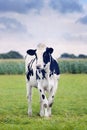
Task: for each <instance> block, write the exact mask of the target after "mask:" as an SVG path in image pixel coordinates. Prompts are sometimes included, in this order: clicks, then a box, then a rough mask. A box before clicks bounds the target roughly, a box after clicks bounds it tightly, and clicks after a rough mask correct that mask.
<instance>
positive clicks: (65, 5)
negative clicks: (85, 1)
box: [50, 0, 83, 14]
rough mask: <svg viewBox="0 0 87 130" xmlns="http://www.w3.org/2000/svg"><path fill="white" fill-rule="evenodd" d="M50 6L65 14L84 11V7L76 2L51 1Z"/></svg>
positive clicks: (65, 0)
mask: <svg viewBox="0 0 87 130" xmlns="http://www.w3.org/2000/svg"><path fill="white" fill-rule="evenodd" d="M50 6H51V7H52V8H53V9H54V10H56V11H58V12H60V13H63V14H65V13H73V12H82V11H83V7H82V5H81V4H80V3H79V1H76V0H51V1H50Z"/></svg>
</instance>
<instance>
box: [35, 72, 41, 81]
mask: <svg viewBox="0 0 87 130" xmlns="http://www.w3.org/2000/svg"><path fill="white" fill-rule="evenodd" d="M38 79H39V80H40V77H39V75H38V73H37V71H36V80H38Z"/></svg>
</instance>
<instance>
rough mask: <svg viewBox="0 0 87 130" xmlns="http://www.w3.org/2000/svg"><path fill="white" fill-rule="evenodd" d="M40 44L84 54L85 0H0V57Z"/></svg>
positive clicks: (86, 46)
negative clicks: (11, 51) (6, 53)
mask: <svg viewBox="0 0 87 130" xmlns="http://www.w3.org/2000/svg"><path fill="white" fill-rule="evenodd" d="M39 43H45V44H46V45H48V46H51V47H54V50H55V51H54V53H55V54H56V55H57V56H59V55H60V54H62V53H64V52H68V53H74V54H76V55H78V54H81V53H83V54H87V0H0V53H3V52H8V51H10V50H16V51H19V52H20V53H21V54H23V55H25V53H26V50H27V49H29V48H36V46H37V44H39Z"/></svg>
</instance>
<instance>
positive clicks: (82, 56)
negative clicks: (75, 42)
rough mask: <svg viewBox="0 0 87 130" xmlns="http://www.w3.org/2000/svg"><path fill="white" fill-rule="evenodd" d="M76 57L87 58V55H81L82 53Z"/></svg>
mask: <svg viewBox="0 0 87 130" xmlns="http://www.w3.org/2000/svg"><path fill="white" fill-rule="evenodd" d="M78 58H87V56H86V55H83V54H80V55H79V56H78Z"/></svg>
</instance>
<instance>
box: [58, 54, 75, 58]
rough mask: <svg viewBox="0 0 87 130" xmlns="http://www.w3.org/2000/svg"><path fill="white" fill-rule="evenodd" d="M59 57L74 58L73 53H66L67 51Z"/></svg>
mask: <svg viewBox="0 0 87 130" xmlns="http://www.w3.org/2000/svg"><path fill="white" fill-rule="evenodd" d="M60 57H61V58H76V56H75V55H74V54H68V53H63V54H62V55H61V56H60Z"/></svg>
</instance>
